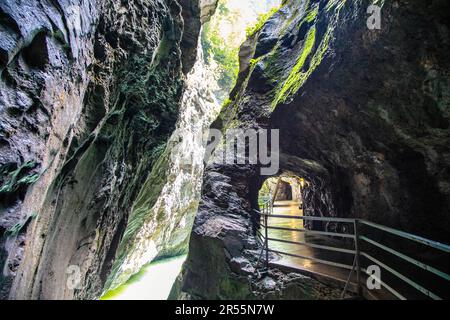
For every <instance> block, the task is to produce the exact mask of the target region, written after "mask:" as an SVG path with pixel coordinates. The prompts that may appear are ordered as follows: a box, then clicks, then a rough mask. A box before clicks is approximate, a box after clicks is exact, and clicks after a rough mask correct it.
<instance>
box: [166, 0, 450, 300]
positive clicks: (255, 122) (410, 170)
mask: <svg viewBox="0 0 450 320" xmlns="http://www.w3.org/2000/svg"><path fill="white" fill-rule="evenodd" d="M373 3H376V4H377V5H379V6H381V7H382V11H381V29H379V30H378V29H375V30H371V29H369V28H368V27H367V19H368V18H369V16H370V15H369V14H367V8H368V7H369V5H371V4H373ZM449 9H450V8H449V3H448V1H442V0H434V1H420V0H412V1H411V0H410V1H406V0H397V1H367V0H354V1H350V0H330V1H325V0H286V1H284V2H283V5H282V7H281V9H280V10H279V11H278V12H276V13H275V14H274V15H273V16H272V17H271V18H269V19H268V20H267V22H266V23H265V24H264V26H262V28H260V29H259V30H257V31H256V33H255V34H253V35H251V36H250V37H249V38H248V39H247V41H246V43H244V45H243V46H242V48H241V54H240V57H241V70H240V75H239V79H238V83H237V86H236V87H235V88H234V90H233V91H232V93H231V96H230V100H231V102H230V103H229V104H228V105H226V106H225V107H224V109H223V110H222V112H221V114H220V115H219V117H218V119H217V120H216V122H215V124H214V126H215V127H217V128H220V129H222V131H225V130H226V129H229V128H244V129H245V128H254V129H257V130H260V129H270V128H273V129H280V172H279V173H280V174H281V173H292V174H293V175H296V176H298V177H303V178H305V179H306V180H307V181H308V182H309V184H310V185H309V188H307V189H306V190H305V191H304V194H303V206H304V210H305V214H306V215H321V216H339V217H358V218H365V219H369V220H371V221H374V222H378V223H382V224H384V225H388V226H391V227H397V228H400V229H402V230H405V231H409V232H413V233H416V234H419V235H422V236H426V237H429V238H432V239H435V240H440V241H443V242H447V243H448V242H449V241H450V239H449V234H448V230H449V227H450V225H449V223H450V216H449V212H450V183H449V181H450V147H449V146H450V145H449V141H450V128H449V121H450V86H449V84H450V82H449V79H450V78H449V73H450V65H449V64H450V61H449V60H448V52H450V43H449V39H450V37H449V27H450V14H449V13H450V10H449ZM266 178H268V177H267V176H261V174H260V170H259V167H258V166H257V165H249V164H247V165H238V164H234V165H232V164H219V163H215V162H214V161H211V162H210V163H209V164H208V167H207V169H206V171H205V174H204V184H203V189H202V200H201V203H200V206H199V212H198V214H197V217H196V220H195V222H194V229H193V232H192V236H191V242H190V251H189V256H188V259H187V262H186V264H185V266H184V270H183V273H182V275H181V276H180V279H179V282H178V283H177V285H176V286H175V287H174V295H175V296H177V297H178V298H180V297H182V298H222V299H228V298H231V299H239V298H260V297H263V298H265V297H272V298H273V297H274V295H275V296H276V297H286V295H285V294H284V293H285V292H286V290H287V289H289V288H288V286H285V285H284V284H283V281H280V280H278V281H277V284H276V285H273V286H271V288H270V292H272V294H270V295H269V296H267V295H264V294H263V293H262V291H261V290H262V289H261V286H260V285H261V284H260V283H258V281H259V280H258V279H255V272H254V271H255V264H256V260H257V255H258V253H259V252H260V248H259V246H258V244H257V241H256V235H255V227H256V223H255V221H256V220H257V219H258V217H257V216H256V214H255V213H252V209H254V208H257V193H258V190H259V189H260V187H261V185H262V183H263V182H264V180H265V179H266ZM302 283H303V284H304V286H303V287H302V288H300V290H298V291H297V292H296V298H297V299H299V298H308V297H311V290H309V289H310V288H309V289H308V287H307V285H306V284H305V283H306V282H305V281H303V282H302ZM262 286H263V287H266V288H267V285H264V284H263V285H262Z"/></svg>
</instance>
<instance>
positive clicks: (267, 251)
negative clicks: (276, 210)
mask: <svg viewBox="0 0 450 320" xmlns="http://www.w3.org/2000/svg"><path fill="white" fill-rule="evenodd" d="M266 209H268V208H267V207H266ZM268 220H269V219H268V210H266V214H265V215H264V229H265V230H264V233H265V234H264V236H265V240H266V241H265V246H266V269H267V270H269V240H268V239H269V234H268V231H267V230H268V228H267V226H268V224H267V222H268Z"/></svg>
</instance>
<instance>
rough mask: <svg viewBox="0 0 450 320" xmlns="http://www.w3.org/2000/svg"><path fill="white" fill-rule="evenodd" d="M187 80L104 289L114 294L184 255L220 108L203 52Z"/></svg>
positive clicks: (136, 203) (134, 206)
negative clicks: (149, 267) (164, 260)
mask: <svg viewBox="0 0 450 320" xmlns="http://www.w3.org/2000/svg"><path fill="white" fill-rule="evenodd" d="M197 54H198V58H197V62H196V63H195V65H194V67H193V69H192V71H191V72H190V73H189V74H188V75H187V79H186V84H185V90H184V93H183V98H182V102H181V107H180V116H179V119H178V122H177V125H176V130H175V132H174V133H173V134H172V136H171V138H170V139H169V141H168V143H167V146H166V150H165V151H164V153H163V155H162V156H161V158H160V160H159V161H158V162H157V164H156V165H155V166H154V167H153V170H152V172H151V173H150V175H149V176H148V178H147V181H146V182H145V183H144V186H143V188H142V189H141V191H140V193H139V195H138V198H137V200H136V202H135V203H134V205H133V208H132V210H131V214H130V217H129V219H128V226H127V228H126V230H125V234H124V237H123V239H122V240H121V244H120V247H119V250H118V258H117V259H116V261H115V263H114V267H113V270H112V273H111V275H110V278H109V281H108V282H107V285H106V288H105V289H113V288H115V287H116V286H118V285H120V284H122V283H123V282H125V281H126V280H128V278H129V277H130V276H131V275H133V274H135V273H137V272H138V271H139V270H140V269H141V268H142V267H143V266H144V265H145V264H147V263H148V262H149V261H152V260H153V259H154V258H156V257H164V256H174V255H180V254H185V253H186V252H187V249H188V243H189V238H190V233H191V230H192V225H193V223H194V218H195V215H196V213H197V207H198V203H199V199H200V191H201V186H202V179H203V168H204V154H205V143H206V142H205V141H203V140H204V139H203V138H204V134H205V133H207V132H208V128H209V126H210V124H211V122H212V121H213V120H214V118H215V117H216V116H217V113H218V111H219V109H220V104H219V103H218V102H217V101H216V98H215V97H214V95H213V93H212V90H211V89H210V87H209V84H212V83H213V82H214V79H213V77H212V74H211V72H210V70H209V68H208V66H207V65H206V63H205V61H204V59H203V56H202V50H201V48H199V49H198V50H197Z"/></svg>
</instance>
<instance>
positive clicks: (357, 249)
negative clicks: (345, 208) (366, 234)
mask: <svg viewBox="0 0 450 320" xmlns="http://www.w3.org/2000/svg"><path fill="white" fill-rule="evenodd" d="M354 226H355V261H356V285H357V293H358V295H359V296H362V287H361V262H360V243H359V234H360V230H359V220H358V219H355V224H354Z"/></svg>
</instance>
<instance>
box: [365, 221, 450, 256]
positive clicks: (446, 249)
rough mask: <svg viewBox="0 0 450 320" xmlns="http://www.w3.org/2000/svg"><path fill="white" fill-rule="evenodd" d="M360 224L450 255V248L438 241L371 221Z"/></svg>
mask: <svg viewBox="0 0 450 320" xmlns="http://www.w3.org/2000/svg"><path fill="white" fill-rule="evenodd" d="M360 222H361V223H363V224H365V225H368V226H370V227H373V228H376V229H379V230H382V231H386V232H389V233H391V234H394V235H396V236H399V237H403V238H405V239H409V240H412V241H416V242H419V243H421V244H424V245H427V246H429V247H433V248H435V249H438V250H441V251H444V252H446V253H450V246H448V245H446V244H443V243H440V242H437V241H433V240H430V239H426V238H423V237H419V236H416V235H414V234H411V233H408V232H404V231H400V230H396V229H393V228H389V227H386V226H383V225H381V224H377V223H373V222H370V221H367V220H360Z"/></svg>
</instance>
